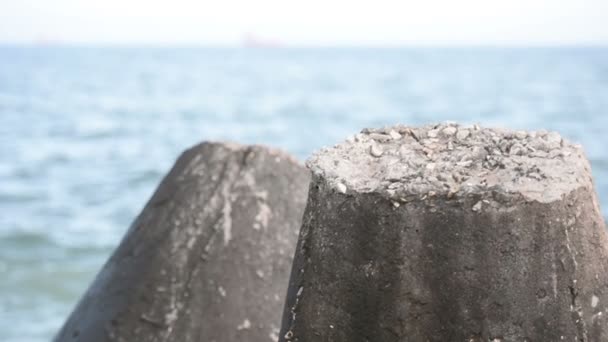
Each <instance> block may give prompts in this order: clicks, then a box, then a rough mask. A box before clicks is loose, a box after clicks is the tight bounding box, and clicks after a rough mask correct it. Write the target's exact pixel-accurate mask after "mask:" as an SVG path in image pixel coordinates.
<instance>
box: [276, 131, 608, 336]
mask: <svg viewBox="0 0 608 342" xmlns="http://www.w3.org/2000/svg"><path fill="white" fill-rule="evenodd" d="M308 166H309V168H310V169H311V170H312V173H313V176H312V182H311V187H310V192H309V198H308V204H307V207H306V210H305V214H304V218H303V224H302V229H301V231H300V237H299V241H298V247H297V248H296V255H295V259H294V263H293V268H292V274H291V279H290V284H289V290H288V296H287V303H286V306H285V310H284V315H283V323H282V329H281V334H280V341H300V342H304V341H306V342H309V341H315V342H321V341H334V342H336V341H349V342H357V341H361V342H364V341H366V342H372V341H471V342H477V341H608V322H607V320H606V318H607V315H608V312H607V308H608V241H607V236H606V231H605V228H604V227H605V226H604V222H603V218H602V216H601V213H600V209H599V206H598V201H597V198H596V194H595V191H594V187H593V181H592V177H591V172H590V167H589V163H588V162H587V160H586V158H585V156H584V154H583V151H582V149H581V148H580V147H579V146H577V145H573V144H571V143H569V142H568V141H566V140H563V139H562V138H561V137H560V136H559V134H557V133H547V132H544V131H543V132H523V131H520V132H516V131H508V130H498V129H486V128H483V129H482V128H480V127H478V126H472V127H462V126H459V125H455V124H442V125H433V126H425V127H419V128H411V127H405V126H395V127H392V128H386V129H377V130H376V129H368V130H364V131H363V132H362V133H360V134H357V135H356V136H354V137H351V138H349V139H348V140H347V141H346V142H344V143H341V144H339V145H336V146H334V147H333V148H328V149H323V150H321V151H320V152H318V153H316V154H315V155H313V156H312V157H311V158H310V159H309V161H308Z"/></svg>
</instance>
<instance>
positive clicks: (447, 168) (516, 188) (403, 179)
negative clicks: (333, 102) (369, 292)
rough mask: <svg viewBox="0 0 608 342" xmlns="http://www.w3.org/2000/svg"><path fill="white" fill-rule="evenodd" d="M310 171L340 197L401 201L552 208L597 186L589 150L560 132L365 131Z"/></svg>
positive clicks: (322, 155) (313, 162)
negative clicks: (439, 199) (491, 200)
mask: <svg viewBox="0 0 608 342" xmlns="http://www.w3.org/2000/svg"><path fill="white" fill-rule="evenodd" d="M306 164H307V166H308V167H309V168H310V169H311V171H312V173H313V175H314V176H315V177H314V178H315V179H317V180H318V179H322V180H324V181H325V182H327V184H328V185H329V186H330V187H332V188H334V189H336V191H337V192H341V193H349V192H356V193H379V194H382V195H383V196H386V197H387V198H391V199H401V200H410V199H412V197H414V198H422V199H424V198H426V197H433V196H446V197H447V198H459V197H462V196H466V195H467V194H480V195H482V196H490V195H494V196H495V195H496V194H499V195H500V196H502V197H505V196H506V198H514V197H520V196H523V197H524V198H526V199H528V200H535V201H539V202H552V201H556V200H559V199H560V198H562V197H563V196H565V195H567V194H568V193H570V192H572V191H574V190H576V189H578V188H581V187H589V188H592V186H593V180H592V176H591V170H590V166H589V162H588V161H587V158H586V157H585V155H584V152H583V150H582V147H581V146H580V145H575V144H572V143H570V142H568V141H567V140H565V139H562V137H561V136H560V135H559V133H557V132H547V131H537V132H525V131H512V130H507V129H497V128H481V127H479V126H478V125H474V126H461V125H458V124H453V123H443V124H436V125H427V126H423V127H407V126H403V125H397V126H393V127H386V128H382V129H364V130H362V131H361V133H359V134H356V135H355V136H353V137H349V138H348V139H347V140H346V141H345V142H343V143H340V144H338V145H335V146H334V147H332V148H324V149H322V150H320V151H318V152H316V153H315V154H314V155H313V156H312V157H311V158H310V159H309V160H308V161H307V163H306Z"/></svg>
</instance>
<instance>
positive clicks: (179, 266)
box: [55, 143, 309, 342]
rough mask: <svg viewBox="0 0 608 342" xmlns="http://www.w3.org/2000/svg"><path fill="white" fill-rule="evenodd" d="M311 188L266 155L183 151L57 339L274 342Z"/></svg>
mask: <svg viewBox="0 0 608 342" xmlns="http://www.w3.org/2000/svg"><path fill="white" fill-rule="evenodd" d="M308 184H309V171H308V170H307V169H306V168H304V166H301V165H300V164H298V163H297V162H296V161H294V160H293V159H292V158H291V157H290V156H289V155H287V154H285V153H282V152H278V151H275V150H271V149H268V148H264V147H257V146H251V147H246V146H239V145H236V144H220V143H204V144H201V145H198V146H195V147H193V148H191V149H189V150H187V151H186V152H185V153H184V154H183V155H182V156H181V157H180V158H179V159H178V160H177V162H176V164H175V166H174V167H173V169H172V170H171V171H170V173H169V174H168V175H167V176H166V177H165V179H164V180H163V181H162V183H161V184H160V186H159V187H158V189H157V190H156V193H155V194H154V195H153V196H152V198H151V199H150V201H149V202H148V204H147V205H146V207H145V208H144V209H143V211H142V213H141V214H140V215H139V217H138V218H137V219H136V220H135V222H134V223H133V224H132V226H131V228H130V229H129V231H128V232H127V234H126V236H125V238H124V240H123V241H122V243H121V244H120V246H119V247H118V248H117V250H116V251H115V252H114V254H113V255H112V257H111V258H110V259H109V261H108V262H107V263H106V265H105V266H104V267H103V269H102V270H101V272H100V273H99V275H98V276H97V278H96V279H95V281H94V282H93V284H92V285H91V287H90V288H89V290H88V291H87V293H86V294H85V296H84V297H83V298H82V299H81V301H80V303H79V304H78V306H77V307H76V309H75V310H74V312H73V313H72V315H71V316H70V317H69V319H68V320H67V322H66V323H65V325H64V327H63V328H62V329H61V331H60V332H59V334H58V335H57V337H56V339H55V341H84V342H95V341H125V342H134V341H175V342H189V341H193V342H194V341H196V342H200V341H209V342H211V341H216V342H222V341H223V342H232V341H254V342H255V341H273V340H274V341H276V340H277V339H278V329H279V324H280V319H281V310H282V308H283V300H284V295H285V292H286V289H287V282H288V276H289V269H290V266H291V260H292V257H293V251H294V249H295V244H296V239H297V232H298V231H299V228H300V222H301V216H302V213H303V211H304V205H305V201H306V195H307V194H306V191H307V189H308Z"/></svg>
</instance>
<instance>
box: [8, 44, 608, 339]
mask: <svg viewBox="0 0 608 342" xmlns="http://www.w3.org/2000/svg"><path fill="white" fill-rule="evenodd" d="M445 120H451V121H458V122H462V123H475V122H477V123H481V124H483V125H487V126H503V127H511V128H518V129H531V130H533V129H541V128H545V129H549V130H557V131H559V132H561V133H562V134H563V135H564V136H565V137H567V138H569V139H570V140H573V141H575V142H579V143H581V144H583V145H584V147H585V149H586V152H587V155H588V157H589V159H590V160H591V162H592V166H593V171H594V175H595V180H596V185H597V190H598V192H599V195H600V198H601V200H602V204H603V208H604V212H605V213H608V211H607V210H608V149H607V146H608V48H445V49H434V48H403V49H400V48H392V49H382V48H376V49H365V48H352V49H349V48H333V49H332V48H327V49H322V48H316V49H312V48H311V49H307V48H298V49H288V48H266V49H264V48H185V47H184V48H117V47H114V48H113V47H105V48H97V47H50V46H49V47H35V46H31V47H27V46H23V47H17V46H12V47H11V46H3V47H0V341H4V342H17V341H19V342H41V341H48V340H49V339H51V338H52V336H53V335H54V333H55V332H56V331H57V329H58V328H59V327H60V325H61V324H62V322H63V320H64V319H65V318H66V316H67V315H68V314H69V312H70V311H71V309H72V308H73V306H74V305H75V303H76V301H77V300H78V298H79V296H80V295H81V294H82V293H83V291H84V290H85V289H86V287H87V286H88V284H89V282H90V281H91V280H92V278H93V277H94V275H95V274H96V273H97V271H98V270H99V269H100V267H101V266H102V264H103V263H104V261H105V260H106V258H107V257H108V256H109V254H110V253H111V251H112V249H113V248H114V247H115V246H116V245H117V243H118V242H119V240H120V238H121V237H122V235H123V233H124V232H125V231H126V229H127V228H128V226H129V224H130V223H131V221H132V220H133V219H134V218H135V216H136V215H137V214H138V213H139V211H140V210H141V208H142V207H143V205H144V204H145V202H146V201H147V199H148V198H149V196H150V195H151V194H152V192H153V191H154V189H155V187H156V185H157V184H158V183H159V181H160V180H161V177H163V175H164V174H165V173H166V172H167V171H168V170H169V168H170V167H171V166H172V164H173V162H174V161H175V159H176V157H177V156H178V155H179V153H180V152H181V151H182V150H184V149H186V148H187V147H189V146H191V145H193V144H196V143H198V142H200V141H203V140H233V141H237V142H242V143H258V144H269V145H273V146H278V147H280V148H282V149H285V150H287V151H289V152H292V153H294V154H295V155H297V157H299V158H300V159H301V160H303V159H305V158H306V156H307V155H308V154H309V153H311V152H312V151H313V150H315V149H318V148H320V147H322V146H324V145H331V144H334V143H336V142H338V141H340V140H342V139H343V138H344V137H346V136H347V135H349V134H352V133H354V132H357V131H359V130H360V129H361V128H363V127H368V126H384V125H389V124H393V123H404V124H412V125H416V124H424V123H429V122H437V121H445Z"/></svg>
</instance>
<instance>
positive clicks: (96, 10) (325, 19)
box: [0, 0, 608, 45]
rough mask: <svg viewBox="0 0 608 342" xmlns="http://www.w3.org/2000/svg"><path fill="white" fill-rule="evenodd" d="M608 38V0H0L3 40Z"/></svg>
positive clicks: (293, 41)
mask: <svg viewBox="0 0 608 342" xmlns="http://www.w3.org/2000/svg"><path fill="white" fill-rule="evenodd" d="M247 33H251V34H253V35H254V36H256V37H261V38H262V39H269V40H277V41H280V42H283V43H284V44H287V45H289V44H291V45H331V44H349V45H351V44H374V45H398V44H461V43H462V44H608V0H500V1H497V0H496V1H495V0H442V1H439V0H416V1H411V0H401V1H390V0H374V1H357V0H350V1H345V0H306V1H294V0H253V1H252V0H216V1H206V0H171V1H158V0H95V1H93V0H0V42H36V41H57V42H68V43H78V42H83V43H152V44H172V43H176V44H192V43H194V44H232V45H234V44H239V43H240V42H241V41H242V39H243V37H244V36H245V35H246V34H247Z"/></svg>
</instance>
